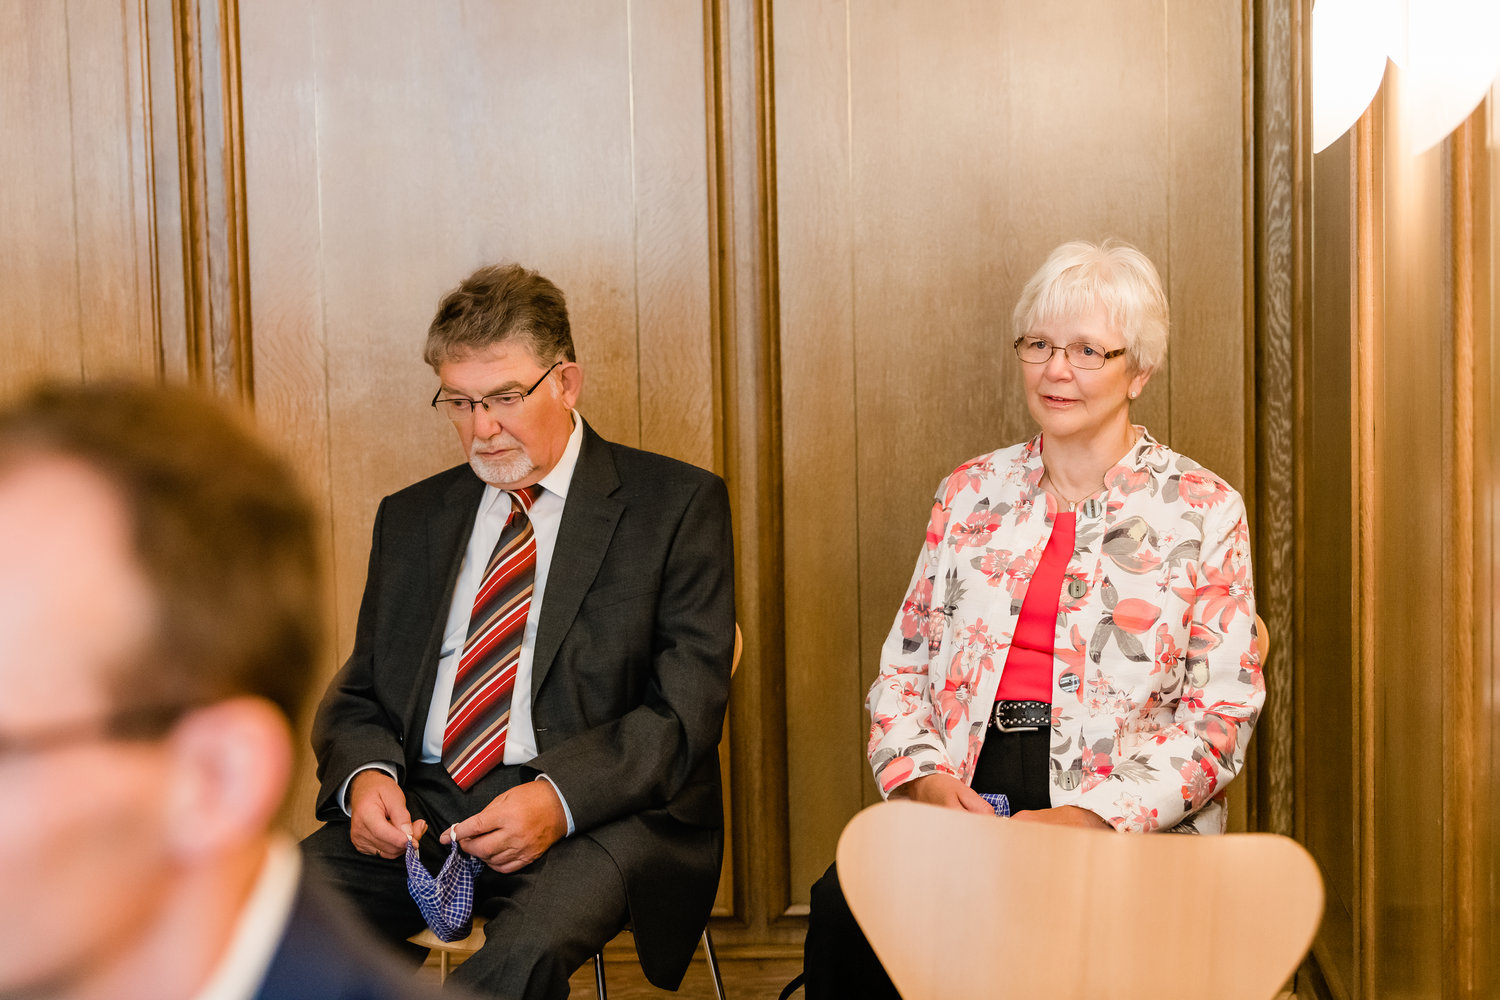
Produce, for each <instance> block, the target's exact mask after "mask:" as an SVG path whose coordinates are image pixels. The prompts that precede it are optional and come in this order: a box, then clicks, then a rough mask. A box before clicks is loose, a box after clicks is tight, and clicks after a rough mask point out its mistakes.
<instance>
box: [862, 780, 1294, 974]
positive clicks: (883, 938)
mask: <svg viewBox="0 0 1500 1000" xmlns="http://www.w3.org/2000/svg"><path fill="white" fill-rule="evenodd" d="M838 868H839V881H840V882H841V883H842V885H843V889H844V895H845V896H846V897H847V898H848V900H849V906H850V908H851V909H852V910H853V912H854V915H855V917H856V919H858V921H859V923H860V926H861V927H862V928H863V929H864V931H865V934H866V936H867V937H868V938H869V940H870V944H871V945H872V946H873V947H874V949H875V953H876V955H878V956H879V957H880V961H881V963H882V964H883V965H884V966H885V968H886V970H887V971H888V972H889V973H890V976H891V980H892V982H894V983H895V985H896V988H897V989H898V990H899V991H900V993H901V995H902V997H904V998H905V1000H947V998H951V997H980V996H996V995H1000V994H999V992H998V991H999V990H1000V988H1001V986H1002V984H1003V990H1004V995H1006V996H1025V997H1038V998H1045V1000H1071V998H1078V1000H1097V998H1099V997H1111V998H1114V1000H1163V998H1173V997H1182V998H1189V997H1191V998H1194V1000H1198V998H1202V997H1214V998H1215V1000H1270V998H1271V997H1274V996H1275V995H1276V994H1277V992H1278V991H1279V990H1280V989H1281V987H1282V985H1283V984H1284V983H1285V982H1286V980H1287V978H1288V977H1289V976H1290V975H1291V974H1292V972H1293V970H1294V969H1296V967H1297V965H1298V964H1299V963H1300V962H1301V961H1302V958H1303V956H1304V955H1306V954H1307V949H1308V948H1309V947H1310V945H1311V943H1312V937H1313V934H1314V932H1315V931H1316V930H1317V926H1318V920H1319V917H1320V916H1321V914H1322V910H1323V882H1322V879H1321V878H1320V877H1319V874H1318V869H1317V866H1316V864H1315V863H1314V862H1313V860H1312V858H1311V856H1309V855H1308V853H1307V852H1306V851H1305V850H1303V848H1302V847H1301V845H1299V844H1297V843H1296V842H1295V841H1293V840H1290V839H1288V838H1286V837H1279V836H1275V835H1272V834H1229V835H1224V836H1218V837H1214V836H1178V835H1171V834H1151V835H1144V836H1143V835H1138V834H1117V833H1108V832H1102V831H1093V830H1082V829H1074V828H1069V827H1057V826H1044V825H1041V824H1034V823H1019V822H1015V821H1013V820H1004V819H997V818H995V817H990V816H980V815H976V814H973V813H963V812H959V811H956V810H951V809H941V808H937V807H935V806H927V805H919V804H916V803H910V802H887V803H882V804H879V805H875V806H871V807H870V808H868V809H866V810H864V811H863V812H861V813H859V814H858V815H857V816H855V817H854V819H852V820H850V822H849V825H848V826H847V827H845V829H844V833H843V836H841V837H840V838H839V844H838Z"/></svg>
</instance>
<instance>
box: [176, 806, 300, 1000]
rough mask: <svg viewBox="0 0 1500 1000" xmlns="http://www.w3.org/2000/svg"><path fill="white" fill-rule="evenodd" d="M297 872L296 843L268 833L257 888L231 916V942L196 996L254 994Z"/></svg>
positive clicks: (218, 999)
mask: <svg viewBox="0 0 1500 1000" xmlns="http://www.w3.org/2000/svg"><path fill="white" fill-rule="evenodd" d="M301 873H302V860H301V856H300V855H299V854H298V853H297V847H296V845H294V844H293V843H292V842H291V840H290V839H288V838H287V837H285V836H280V835H278V836H275V837H272V838H271V842H270V843H269V844H268V845H267V847H266V858H265V861H264V862H262V863H261V866H260V874H259V875H258V876H257V877H256V879H255V887H254V888H253V889H251V891H250V897H249V899H247V900H246V901H245V905H244V907H243V908H242V909H241V910H240V915H239V918H238V919H237V920H236V921H235V924H234V934H233V936H232V937H230V939H229V947H228V948H227V949H225V951H224V954H223V955H222V956H221V957H220V958H219V961H218V963H217V964H216V965H215V966H214V969H213V973H212V974H211V975H210V976H209V977H208V980H207V981H206V982H205V983H204V984H203V988H202V989H200V990H199V991H198V993H197V994H196V996H195V997H194V1000H250V998H251V997H253V996H255V994H256V991H257V990H259V989H260V984H261V981H262V980H264V979H265V977H266V970H268V969H269V968H270V967H271V959H272V956H274V955H275V953H276V947H277V945H279V944H280V943H281V937H282V934H283V933H284V932H285V930H286V922H287V920H288V918H289V917H290V916H291V913H292V903H293V901H294V900H295V898H296V895H297V882H298V879H299V878H300V876H301Z"/></svg>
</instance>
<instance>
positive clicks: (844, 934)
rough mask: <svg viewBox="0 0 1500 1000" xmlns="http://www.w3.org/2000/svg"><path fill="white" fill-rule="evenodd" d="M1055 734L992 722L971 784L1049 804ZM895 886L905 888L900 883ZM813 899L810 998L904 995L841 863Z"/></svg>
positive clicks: (1026, 804) (1013, 804)
mask: <svg viewBox="0 0 1500 1000" xmlns="http://www.w3.org/2000/svg"><path fill="white" fill-rule="evenodd" d="M1051 736H1052V734H1051V732H1050V731H1048V730H1046V729H1037V730H1031V731H1028V732H1019V733H1002V732H1000V731H998V730H996V729H995V728H994V727H991V728H990V729H989V730H988V731H987V732H986V733H985V738H984V747H983V749H981V750H980V751H979V760H978V761H977V762H976V763H975V766H974V780H973V782H972V783H971V786H970V787H972V788H973V789H974V790H975V791H976V792H999V793H1002V794H1004V795H1005V796H1006V797H1007V798H1008V799H1009V800H1010V808H1011V811H1012V812H1019V811H1021V810H1022V809H1046V808H1047V807H1049V806H1050V805H1051V804H1052V800H1051V796H1050V793H1049V792H1048V789H1047V785H1048V774H1047V767H1048V763H1047V761H1048V741H1049V740H1050V739H1051ZM895 877H896V878H899V875H898V876H895ZM893 889H894V890H895V891H896V892H899V891H900V888H899V886H894V885H893ZM891 902H892V905H899V902H900V900H899V898H894V897H893V899H892V901H891ZM810 903H811V906H810V909H809V913H808V918H807V941H806V943H805V944H804V945H803V955H802V971H803V975H804V976H805V977H806V990H807V992H806V996H807V1000H838V998H841V997H860V998H861V1000H901V997H900V994H898V993H897V992H896V987H895V986H893V985H892V984H891V978H890V976H887V975H886V973H885V969H884V968H882V967H881V965H880V959H878V958H876V957H875V951H874V949H872V948H871V947H870V942H869V941H867V940H865V935H864V932H863V931H861V930H860V929H859V922H858V921H856V920H855V919H854V914H853V913H852V912H850V910H849V904H848V902H847V901H846V900H845V899H844V890H843V888H842V886H840V885H839V874H838V865H837V863H835V864H832V865H829V866H828V871H826V872H825V873H824V874H823V877H822V878H820V879H818V881H817V882H815V883H813V887H812V897H811V900H810ZM912 933H913V934H917V935H921V934H923V933H924V929H923V928H920V927H913V928H912Z"/></svg>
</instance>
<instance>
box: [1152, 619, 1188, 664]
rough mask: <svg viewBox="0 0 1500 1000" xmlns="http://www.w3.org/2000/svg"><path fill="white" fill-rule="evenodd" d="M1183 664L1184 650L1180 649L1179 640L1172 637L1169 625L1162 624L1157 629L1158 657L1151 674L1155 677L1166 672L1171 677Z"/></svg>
mask: <svg viewBox="0 0 1500 1000" xmlns="http://www.w3.org/2000/svg"><path fill="white" fill-rule="evenodd" d="M1181 662H1182V650H1181V649H1179V648H1178V646H1177V640H1176V639H1174V638H1173V637H1172V633H1171V630H1170V629H1168V627H1167V623H1166V622H1162V623H1161V624H1160V625H1158V626H1157V627H1156V657H1155V660H1154V662H1153V663H1152V665H1151V673H1152V674H1153V675H1154V674H1158V673H1160V672H1162V671H1166V672H1167V673H1168V674H1169V675H1170V674H1171V673H1172V671H1173V670H1175V669H1177V664H1179V663H1181Z"/></svg>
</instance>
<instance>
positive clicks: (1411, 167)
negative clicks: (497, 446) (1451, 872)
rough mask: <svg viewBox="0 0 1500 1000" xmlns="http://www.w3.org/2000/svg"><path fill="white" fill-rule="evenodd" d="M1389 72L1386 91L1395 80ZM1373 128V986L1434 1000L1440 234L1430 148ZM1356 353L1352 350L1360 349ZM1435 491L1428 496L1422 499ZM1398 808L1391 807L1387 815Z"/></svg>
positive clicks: (1441, 429)
mask: <svg viewBox="0 0 1500 1000" xmlns="http://www.w3.org/2000/svg"><path fill="white" fill-rule="evenodd" d="M1396 79H1397V78H1396V77H1395V76H1394V74H1393V75H1392V76H1391V77H1388V80H1387V82H1388V84H1389V83H1392V82H1396ZM1385 93H1386V108H1387V111H1388V113H1387V114H1386V115H1385V116H1384V119H1383V120H1384V122H1385V128H1384V131H1383V135H1381V136H1380V137H1379V138H1378V139H1377V141H1378V143H1379V145H1378V146H1377V155H1378V156H1379V157H1380V163H1381V165H1382V166H1381V170H1382V172H1383V186H1382V188H1381V189H1380V190H1382V191H1383V199H1384V203H1383V204H1382V205H1378V206H1376V207H1375V211H1376V213H1377V214H1376V216H1375V219H1374V224H1375V230H1374V231H1375V233H1376V239H1377V241H1379V242H1380V243H1381V244H1382V246H1383V250H1382V255H1383V260H1384V271H1385V275H1386V278H1385V280H1384V281H1383V282H1382V284H1381V285H1380V286H1379V287H1378V288H1377V292H1376V294H1377V306H1376V308H1377V310H1378V312H1379V313H1380V314H1381V317H1380V323H1379V332H1378V333H1377V337H1378V345H1368V346H1369V347H1370V348H1374V349H1375V350H1376V351H1378V355H1377V356H1378V360H1377V362H1376V365H1377V367H1376V378H1377V380H1378V385H1379V400H1378V402H1376V403H1375V405H1376V406H1377V407H1378V409H1377V411H1376V422H1377V435H1378V436H1377V442H1376V449H1375V454H1374V455H1373V456H1366V458H1365V460H1366V461H1371V462H1373V463H1374V465H1375V467H1376V473H1375V483H1374V487H1375V489H1376V491H1377V492H1378V495H1379V497H1380V498H1381V502H1380V507H1379V513H1378V515H1377V519H1376V523H1375V525H1374V538H1373V543H1374V546H1375V553H1376V556H1375V558H1376V575H1375V579H1374V581H1373V586H1374V590H1373V607H1371V608H1369V609H1367V613H1372V614H1374V615H1375V616H1376V619H1375V644H1376V650H1378V654H1377V655H1378V660H1379V683H1378V690H1377V695H1376V720H1377V723H1376V724H1377V726H1378V732H1379V734H1380V735H1379V738H1378V744H1377V747H1376V751H1377V754H1378V758H1377V772H1376V786H1375V801H1376V802H1377V803H1385V804H1388V806H1387V807H1382V808H1378V809H1377V812H1376V828H1375V857H1374V864H1375V867H1376V869H1377V870H1378V871H1379V872H1380V878H1379V882H1378V883H1377V884H1376V885H1374V886H1370V887H1367V888H1368V889H1370V890H1372V891H1374V892H1375V906H1376V920H1377V924H1376V928H1375V930H1376V933H1377V934H1378V936H1379V947H1378V949H1377V951H1376V953H1375V962H1376V976H1377V979H1378V981H1379V982H1380V983H1381V984H1382V986H1383V988H1384V989H1386V990H1390V991H1392V992H1394V993H1399V994H1401V995H1404V996H1412V997H1418V996H1434V997H1436V996H1440V995H1442V993H1441V981H1442V933H1441V932H1442V922H1443V921H1442V899H1443V886H1442V880H1441V879H1437V878H1434V877H1432V876H1433V871H1432V870H1430V869H1427V868H1426V866H1423V865H1416V864H1412V863H1411V862H1412V859H1414V858H1423V857H1425V858H1430V859H1432V860H1433V862H1434V864H1439V863H1440V860H1439V859H1441V858H1442V856H1443V842H1442V822H1441V817H1442V813H1443V794H1442V792H1443V782H1442V780H1441V779H1440V776H1438V775H1436V774H1435V773H1434V771H1433V768H1432V763H1431V762H1432V760H1433V756H1434V753H1435V751H1437V750H1438V748H1439V747H1440V746H1441V741H1442V731H1443V727H1442V725H1441V722H1440V720H1442V719H1443V718H1444V704H1443V675H1444V671H1443V670H1442V669H1441V665H1442V664H1443V663H1444V662H1446V657H1447V656H1449V655H1451V653H1452V647H1451V646H1450V645H1449V643H1450V642H1451V641H1452V635H1451V632H1450V631H1449V630H1448V629H1446V628H1445V627H1444V622H1445V621H1446V620H1447V615H1448V613H1449V612H1450V611H1451V608H1450V606H1449V604H1448V601H1447V599H1446V596H1447V595H1446V594H1445V593H1444V591H1445V587H1444V582H1443V581H1444V572H1445V569H1446V566H1445V563H1446V562H1447V559H1446V551H1445V550H1446V546H1445V545H1444V541H1443V540H1444V534H1445V529H1446V508H1447V504H1446V503H1445V500H1444V493H1445V491H1444V490H1443V489H1442V488H1441V487H1440V484H1444V483H1447V482H1448V481H1449V480H1448V472H1449V470H1450V468H1451V464H1450V463H1451V455H1450V453H1449V452H1448V449H1449V448H1450V447H1451V444H1450V435H1449V433H1448V414H1449V412H1450V407H1451V405H1452V396H1451V394H1450V391H1449V388H1450V387H1449V384H1448V368H1449V357H1450V355H1448V354H1447V351H1448V350H1449V349H1450V348H1449V346H1448V345H1450V344H1451V337H1450V336H1449V329H1448V323H1449V317H1450V313H1449V302H1448V301H1447V298H1446V289H1445V287H1444V282H1443V280H1442V273H1441V272H1440V271H1438V270H1437V269H1436V268H1435V267H1434V266H1433V264H1434V263H1435V262H1438V261H1442V260H1444V259H1445V258H1447V257H1448V254H1449V248H1448V246H1447V245H1446V236H1445V232H1444V207H1443V202H1444V199H1443V184H1444V179H1443V173H1444V156H1443V151H1442V150H1441V149H1438V150H1435V151H1433V152H1430V153H1428V154H1426V155H1424V156H1422V157H1419V158H1416V159H1412V158H1411V157H1410V156H1409V155H1407V154H1406V152H1405V149H1404V141H1405V138H1404V135H1403V134H1402V132H1401V128H1400V122H1399V119H1398V118H1397V116H1396V115H1395V114H1394V113H1389V112H1390V109H1392V108H1394V107H1395V106H1396V105H1395V103H1394V100H1395V98H1394V95H1393V88H1392V87H1390V86H1387V88H1386V91H1385ZM1365 346H1366V345H1362V347H1365ZM1434 487H1437V488H1434ZM1397 803H1399V804H1400V806H1399V808H1397V807H1396V804H1397Z"/></svg>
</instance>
